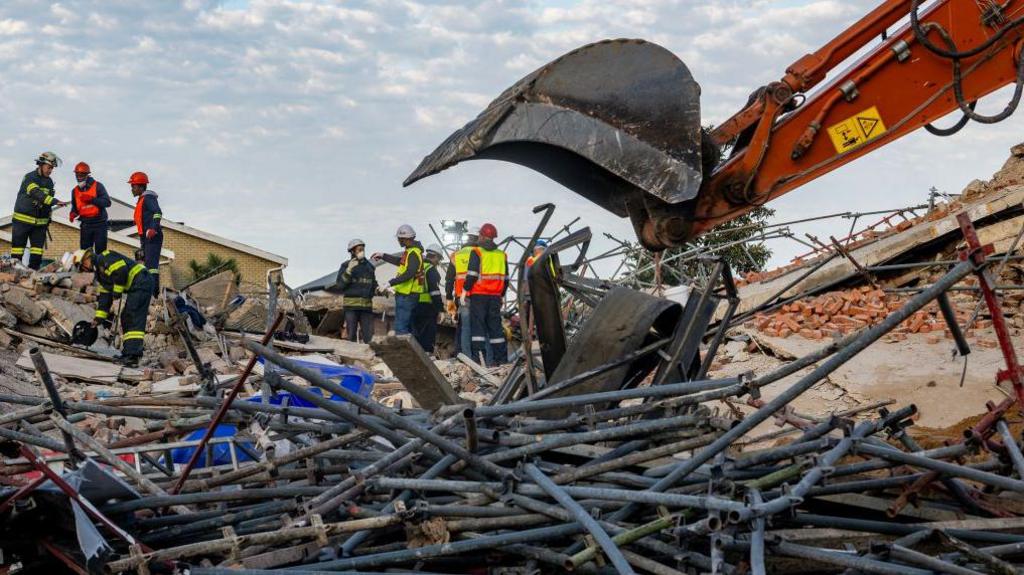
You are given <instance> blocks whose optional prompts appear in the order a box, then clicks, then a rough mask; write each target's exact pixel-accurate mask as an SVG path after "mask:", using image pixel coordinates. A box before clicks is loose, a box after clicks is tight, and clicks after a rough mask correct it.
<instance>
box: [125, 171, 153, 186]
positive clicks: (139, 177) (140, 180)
mask: <svg viewBox="0 0 1024 575" xmlns="http://www.w3.org/2000/svg"><path fill="white" fill-rule="evenodd" d="M128 183H129V184H132V185H135V184H142V185H146V184H148V183H149V176H147V175H146V172H135V173H134V174H132V176H131V177H130V178H128Z"/></svg>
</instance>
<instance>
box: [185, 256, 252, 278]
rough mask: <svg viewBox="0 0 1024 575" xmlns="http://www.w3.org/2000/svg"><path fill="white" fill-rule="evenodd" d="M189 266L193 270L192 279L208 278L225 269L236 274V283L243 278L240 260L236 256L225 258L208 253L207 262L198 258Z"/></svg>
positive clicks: (189, 263)
mask: <svg viewBox="0 0 1024 575" xmlns="http://www.w3.org/2000/svg"><path fill="white" fill-rule="evenodd" d="M188 268H189V269H190V270H191V271H192V281H199V280H201V279H206V278H208V277H210V276H213V275H216V274H219V273H220V272H222V271H225V270H230V271H231V272H233V273H234V274H235V283H238V282H239V281H241V279H242V274H241V272H239V271H238V262H237V261H236V260H235V258H223V257H221V256H218V255H217V254H215V253H208V254H206V261H205V262H202V263H200V262H197V261H196V260H192V261H190V262H188Z"/></svg>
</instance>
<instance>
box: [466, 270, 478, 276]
mask: <svg viewBox="0 0 1024 575" xmlns="http://www.w3.org/2000/svg"><path fill="white" fill-rule="evenodd" d="M469 276H473V277H480V272H474V271H468V272H466V277H469Z"/></svg>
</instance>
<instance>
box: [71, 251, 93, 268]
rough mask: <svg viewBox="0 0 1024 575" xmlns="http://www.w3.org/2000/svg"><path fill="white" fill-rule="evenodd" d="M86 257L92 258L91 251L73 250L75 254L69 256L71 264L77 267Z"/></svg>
mask: <svg viewBox="0 0 1024 575" xmlns="http://www.w3.org/2000/svg"><path fill="white" fill-rule="evenodd" d="M87 256H92V250H88V249H86V250H75V253H73V254H71V263H73V264H74V265H76V266H77V265H79V264H81V263H82V260H84V259H85V258H86V257H87Z"/></svg>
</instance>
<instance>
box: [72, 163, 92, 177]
mask: <svg viewBox="0 0 1024 575" xmlns="http://www.w3.org/2000/svg"><path fill="white" fill-rule="evenodd" d="M91 171H92V170H90V169H89V164H86V163H85V162H78V163H77V164H75V173H76V174H88V173H89V172H91Z"/></svg>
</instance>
